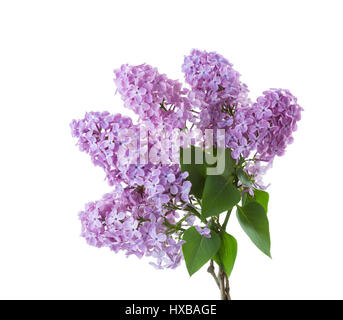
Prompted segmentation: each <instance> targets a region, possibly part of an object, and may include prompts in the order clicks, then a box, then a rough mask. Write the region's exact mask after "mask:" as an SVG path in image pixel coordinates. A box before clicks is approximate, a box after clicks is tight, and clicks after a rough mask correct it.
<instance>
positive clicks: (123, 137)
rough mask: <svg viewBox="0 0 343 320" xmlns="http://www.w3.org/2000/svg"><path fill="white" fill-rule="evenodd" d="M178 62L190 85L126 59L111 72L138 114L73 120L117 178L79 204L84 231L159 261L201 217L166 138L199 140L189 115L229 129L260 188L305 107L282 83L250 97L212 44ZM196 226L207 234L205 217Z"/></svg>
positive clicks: (172, 263) (85, 145) (171, 259)
mask: <svg viewBox="0 0 343 320" xmlns="http://www.w3.org/2000/svg"><path fill="white" fill-rule="evenodd" d="M182 70H183V72H184V74H185V79H186V82H187V83H188V84H189V85H190V89H186V88H183V87H182V85H181V83H180V82H178V81H175V80H171V79H169V78H167V76H166V75H164V74H160V73H159V72H158V71H157V69H156V68H153V67H151V66H149V65H146V64H142V65H139V66H129V65H122V66H121V67H120V68H119V69H117V70H115V71H114V74H115V79H114V81H115V84H116V86H117V91H118V92H119V94H120V96H121V98H122V100H123V101H124V106H125V107H127V108H129V109H131V110H133V111H134V112H135V113H136V114H137V115H138V117H139V118H138V122H137V124H134V123H133V121H132V120H131V118H129V117H126V116H122V115H120V114H111V113H109V112H89V113H86V115H85V117H84V118H83V119H81V120H73V121H72V123H71V129H72V134H73V136H74V137H76V138H77V139H78V145H79V148H80V150H81V151H83V152H86V153H87V154H89V155H90V157H91V159H92V161H93V163H94V165H96V166H100V167H102V168H103V169H104V171H105V174H106V180H107V181H108V183H109V184H110V185H111V186H113V192H111V193H109V194H106V195H104V196H103V198H102V199H101V200H99V201H96V202H91V203H89V204H87V205H86V207H85V210H84V211H82V212H81V213H80V219H81V222H82V236H83V237H84V238H85V239H86V240H87V242H88V243H89V244H90V245H94V246H97V247H104V246H105V247H109V248H110V249H111V250H113V251H115V252H118V251H119V250H123V251H125V252H126V254H127V255H132V254H134V255H136V256H138V257H142V256H150V257H153V258H154V259H155V262H151V263H152V264H153V265H154V266H155V267H157V268H163V267H167V268H175V267H176V266H177V265H178V264H179V263H180V260H181V259H182V253H181V245H182V243H183V242H182V241H181V240H180V239H181V235H182V230H184V229H183V228H184V227H185V226H191V225H193V224H194V223H195V220H196V214H195V213H194V210H190V211H191V212H189V211H188V210H187V208H189V207H190V206H193V204H192V202H191V201H190V199H191V197H192V195H190V190H191V183H190V182H189V181H188V180H187V177H188V173H187V172H181V169H180V165H179V163H178V159H177V162H175V161H174V160H175V155H174V154H173V153H175V149H170V146H169V143H170V142H171V141H172V142H173V143H174V144H175V145H176V147H177V150H178V149H179V146H181V145H182V143H181V141H180V140H178V141H174V139H175V138H174V133H175V130H176V131H177V132H179V133H180V132H181V133H183V135H184V140H185V141H186V142H185V141H184V143H185V144H187V145H188V144H189V143H191V144H198V145H202V143H203V136H201V137H199V134H198V132H195V130H193V131H192V130H191V129H188V127H187V126H188V124H192V127H191V128H193V126H196V128H197V129H198V130H199V131H200V133H201V134H202V133H203V131H204V130H205V129H224V130H225V147H227V148H230V149H231V155H232V157H233V158H234V159H236V160H237V163H238V162H240V161H241V160H242V159H243V158H244V159H245V161H246V164H245V167H244V170H245V171H246V172H247V173H248V174H249V175H250V176H252V177H253V178H254V183H255V187H258V188H263V182H262V176H263V174H264V173H265V171H266V170H267V169H268V168H269V167H271V166H272V162H273V159H274V157H275V156H280V155H282V154H283V153H284V151H285V148H286V146H287V144H289V143H291V142H292V141H293V138H292V133H293V132H294V131H295V130H296V123H297V121H299V120H300V113H301V110H302V108H301V107H300V106H299V105H298V104H297V99H296V98H295V97H294V96H293V95H292V94H291V93H290V92H289V91H288V90H281V89H271V90H269V91H265V92H264V93H263V96H261V97H259V98H258V99H257V100H256V102H254V103H252V102H251V101H250V99H249V98H248V88H247V86H246V85H245V84H244V83H242V82H241V80H240V75H239V73H238V72H237V71H235V70H234V69H233V67H232V64H231V63H229V61H228V60H226V59H225V58H224V57H222V56H221V55H219V54H217V53H215V52H209V53H208V52H206V51H199V50H192V52H191V54H190V55H189V56H186V57H185V60H184V64H183V66H182ZM214 135H216V132H214ZM187 139H188V140H187ZM190 141H192V142H190ZM147 155H148V157H147ZM249 157H252V158H253V159H252V161H249V159H248V158H249ZM177 158H178V157H177ZM248 191H250V192H251V190H248ZM198 209H199V208H197V210H198ZM180 211H184V213H183V214H181V213H180ZM195 212H196V211H195ZM205 222H206V221H205ZM195 229H196V230H197V231H198V232H199V233H200V234H201V235H203V236H204V237H211V233H210V230H209V228H208V224H206V223H205V225H204V226H199V225H195Z"/></svg>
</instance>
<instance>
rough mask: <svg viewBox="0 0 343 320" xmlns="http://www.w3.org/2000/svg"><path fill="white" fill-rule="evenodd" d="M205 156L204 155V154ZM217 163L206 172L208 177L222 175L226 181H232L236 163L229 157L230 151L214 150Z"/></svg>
mask: <svg viewBox="0 0 343 320" xmlns="http://www.w3.org/2000/svg"><path fill="white" fill-rule="evenodd" d="M205 154H206V153H205ZM214 156H215V157H216V159H217V161H216V163H215V164H214V165H212V166H211V167H212V168H210V169H209V170H210V171H208V172H207V174H208V175H222V176H224V177H225V178H227V179H233V176H234V173H235V166H236V161H235V160H234V159H233V158H232V157H231V150H230V149H223V148H218V149H214Z"/></svg>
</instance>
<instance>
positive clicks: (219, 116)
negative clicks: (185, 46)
mask: <svg viewBox="0 0 343 320" xmlns="http://www.w3.org/2000/svg"><path fill="white" fill-rule="evenodd" d="M182 71H183V72H184V74H185V79H186V82H187V83H188V84H189V85H190V86H191V88H192V92H193V93H194V96H195V97H196V100H198V101H200V102H199V103H198V105H199V104H200V105H201V108H200V115H199V119H198V123H197V125H198V127H199V128H201V129H210V128H217V125H218V124H219V123H222V122H223V121H224V118H223V117H225V112H223V108H225V107H229V106H230V107H235V106H238V105H241V104H242V103H243V104H244V103H246V102H247V101H248V100H247V93H248V88H247V86H246V85H245V84H244V83H242V82H241V81H240V74H239V73H238V72H237V71H236V70H234V69H233V68H232V64H231V63H230V62H229V61H228V60H226V59H225V58H224V57H223V56H221V55H220V54H218V53H216V52H209V53H208V52H206V51H199V50H195V49H194V50H192V51H191V54H190V55H189V56H186V57H185V60H184V63H183V65H182Z"/></svg>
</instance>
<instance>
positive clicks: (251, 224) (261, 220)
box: [237, 201, 271, 257]
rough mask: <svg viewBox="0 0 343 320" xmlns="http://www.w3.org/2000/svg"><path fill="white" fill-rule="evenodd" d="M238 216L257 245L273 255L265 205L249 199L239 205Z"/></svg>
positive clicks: (243, 227)
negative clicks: (242, 204)
mask: <svg viewBox="0 0 343 320" xmlns="http://www.w3.org/2000/svg"><path fill="white" fill-rule="evenodd" d="M237 218H238V221H239V223H240V225H241V227H242V229H243V230H244V231H245V233H246V234H247V235H248V237H249V238H250V239H251V241H252V242H253V243H254V244H255V245H256V247H257V248H259V249H260V250H261V251H262V252H263V253H265V254H266V255H267V256H268V257H271V255H270V235H269V222H268V218H267V214H266V211H265V210H264V208H263V206H262V205H260V204H259V203H258V202H256V201H248V202H246V204H245V205H244V206H243V207H240V206H237Z"/></svg>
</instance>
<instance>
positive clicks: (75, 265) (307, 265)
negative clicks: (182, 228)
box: [0, 0, 343, 299]
mask: <svg viewBox="0 0 343 320" xmlns="http://www.w3.org/2000/svg"><path fill="white" fill-rule="evenodd" d="M342 9H343V7H342V1H328V0H326V1H313V0H312V1H299V0H297V1H290V0H287V1H275V0H273V1H261V0H259V1H227V0H226V1H215V0H211V1H200V0H197V1H190V0H187V1H186V0H183V1H176V0H173V1H147V0H144V1H142V0H140V1H84V0H83V1H61V0H59V1H1V2H0V108H1V113H0V134H1V149H0V150H1V151H0V152H1V157H0V188H1V190H0V200H1V201H0V215H1V216H0V217H1V218H0V298H3V299H4V298H5V299H8V298H20V299H22V298H30V299H38V298H40V299H52V298H57V299H60V298H61V299H62V298H64V299H74V298H76V299H86V298H87V299H88V298H94V299H100V298H104V299H130V298H132V299H167V298H169V299H216V298H218V297H219V295H218V292H217V288H216V286H215V284H214V283H213V279H212V278H210V275H209V274H207V272H206V269H205V268H204V269H202V270H201V271H200V272H199V273H197V274H195V275H194V276H193V277H192V278H189V276H188V274H187V272H186V268H185V266H184V264H182V266H180V267H179V268H178V269H177V270H168V271H156V270H155V269H153V268H152V267H151V266H150V265H149V264H148V263H147V261H146V260H145V259H143V260H138V259H137V258H135V257H130V258H128V259H127V258H126V257H125V256H124V255H123V254H114V253H113V252H111V251H110V250H109V249H107V248H103V249H97V248H93V247H90V246H88V245H87V244H86V242H85V240H84V239H83V238H81V237H80V222H79V220H78V216H77V213H78V211H80V210H81V209H83V207H84V204H85V203H86V202H89V201H92V200H97V199H99V198H101V196H102V194H103V193H105V192H107V191H109V190H110V187H109V186H108V185H107V183H106V182H105V181H104V173H103V171H102V169H100V168H95V167H94V166H93V165H92V163H91V161H90V159H89V157H88V156H87V155H86V154H84V153H81V152H79V151H78V148H77V147H76V146H75V142H76V141H75V140H74V139H72V137H71V135H70V130H69V122H70V121H71V120H72V119H73V118H81V117H83V115H84V113H85V112H86V111H92V110H93V111H97V110H98V111H100V110H109V111H111V112H122V113H126V114H128V111H127V110H125V109H123V108H122V102H121V100H120V97H119V96H115V95H114V92H115V87H114V84H113V80H112V78H113V74H112V72H113V69H114V68H117V67H119V66H120V65H121V64H122V63H130V64H140V63H143V62H146V63H149V64H152V65H154V66H157V67H158V68H159V70H160V71H161V72H163V73H167V74H168V75H169V76H170V77H171V78H174V79H182V73H181V64H182V61H183V57H184V55H186V54H188V53H189V52H190V49H191V48H199V49H205V50H208V51H211V50H214V51H217V52H219V53H221V54H223V55H224V56H225V57H227V58H228V59H229V60H230V61H231V62H232V63H233V64H234V66H235V68H236V69H237V70H238V71H239V72H240V73H241V74H242V79H243V81H244V82H246V83H247V84H248V86H249V88H250V90H251V96H252V97H253V98H255V97H257V96H258V95H259V94H260V93H261V92H262V91H263V90H264V89H268V88H270V87H280V88H289V89H290V90H291V92H292V93H293V94H295V95H296V96H297V97H298V98H299V103H300V104H301V105H302V106H303V108H304V109H305V112H304V113H303V119H302V121H301V122H300V124H299V130H298V131H297V132H296V133H295V142H294V144H293V145H291V146H289V148H288V151H287V153H286V155H285V156H284V157H282V158H280V159H277V161H275V164H274V168H273V169H272V170H271V171H270V173H269V174H268V176H267V180H268V181H270V182H271V183H272V185H271V187H270V189H269V192H270V196H271V199H270V207H269V219H270V227H271V237H272V255H273V259H272V260H270V259H268V258H267V257H266V256H264V255H263V254H262V253H260V252H259V251H258V250H257V249H256V248H255V247H254V245H253V244H252V243H251V242H250V241H249V239H248V238H247V236H246V235H245V234H244V233H243V231H242V230H240V227H239V226H238V223H237V221H236V217H235V216H234V215H233V216H232V217H231V220H230V222H229V230H230V232H231V233H232V234H234V235H235V237H236V238H237V239H238V246H239V252H238V256H237V260H236V265H235V268H234V271H233V273H232V276H231V294H232V297H233V298H234V299H329V298H332V299H342V298H343V292H342V287H343V272H342V270H343V256H342V252H343V250H342V244H343V232H342V231H343V210H342V189H341V183H342V178H343V177H342V165H341V161H342V159H343V157H342V115H343V111H342V108H343V105H342V74H343V63H342V57H343V45H342V31H343V19H342V12H343V10H342Z"/></svg>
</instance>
